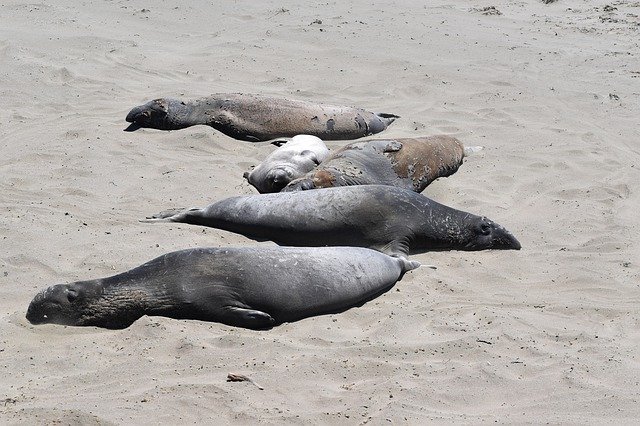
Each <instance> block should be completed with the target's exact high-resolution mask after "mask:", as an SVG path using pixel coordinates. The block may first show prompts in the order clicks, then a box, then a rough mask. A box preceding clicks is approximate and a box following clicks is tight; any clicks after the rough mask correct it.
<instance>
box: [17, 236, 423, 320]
mask: <svg viewBox="0 0 640 426" xmlns="http://www.w3.org/2000/svg"><path fill="white" fill-rule="evenodd" d="M419 265H420V264H419V263H418V262H412V261H408V260H405V259H401V258H394V257H390V256H387V255H385V254H382V253H379V252H376V251H373V250H368V249H363V248H356V247H332V248H308V247H305V248H298V247H265V248H259V247H242V248H196V249H188V250H182V251H176V252H173V253H168V254H165V255H163V256H160V257H158V258H156V259H154V260H152V261H150V262H147V263H145V264H144V265H142V266H139V267H137V268H134V269H131V270H130V271H127V272H124V273H122V274H118V275H114V276H112V277H108V278H102V279H96V280H89V281H78V282H74V283H71V284H58V285H54V286H52V287H49V288H47V289H45V290H43V291H41V292H40V293H39V294H38V295H36V296H35V298H34V299H33V301H32V302H31V304H30V305H29V308H28V310H27V319H28V320H29V321H30V322H31V323H33V324H44V323H54V324H63V325H74V326H98V327H106V328H114V329H117V328H125V327H128V326H129V325H131V324H132V323H133V322H134V321H136V320H137V319H138V318H140V317H141V316H143V315H160V316H165V317H170V318H176V319H194V320H202V321H214V322H220V323H223V324H228V325H232V326H237V327H246V328H252V329H266V328H270V327H273V326H275V325H278V324H281V323H283V322H290V321H296V320H299V319H302V318H306V317H310V316H314V315H321V314H327V313H335V312H340V311H343V310H346V309H348V308H350V307H353V306H357V305H361V304H362V303H364V302H366V301H367V300H370V299H372V298H374V297H376V296H378V295H380V294H381V293H384V292H385V291H387V290H389V289H390V288H391V287H393V285H394V284H395V283H396V282H397V281H398V280H400V279H401V278H402V276H403V275H404V273H405V272H407V271H410V270H412V269H415V268H417V267H418V266H419Z"/></svg>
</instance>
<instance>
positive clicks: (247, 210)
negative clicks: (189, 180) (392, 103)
mask: <svg viewBox="0 0 640 426" xmlns="http://www.w3.org/2000/svg"><path fill="white" fill-rule="evenodd" d="M146 221H150V222H156V221H165V222H182V223H189V224H193V225H202V226H209V227H212V228H218V229H224V230H226V231H231V232H236V233H238V234H242V235H244V236H246V237H249V238H253V239H256V240H265V239H266V240H271V241H274V242H276V243H277V244H280V245H286V246H353V247H367V248H371V249H375V250H378V251H381V252H383V253H386V254H389V255H392V256H407V255H408V254H409V252H412V253H415V252H423V251H429V250H484V249H515V250H519V249H520V243H519V242H518V240H516V238H515V237H514V236H513V235H511V234H510V233H509V231H507V230H506V229H505V228H503V227H502V226H500V225H498V224H497V223H494V222H493V221H491V220H489V219H487V218H486V217H481V216H476V215H473V214H471V213H467V212H463V211H460V210H456V209H453V208H451V207H447V206H445V205H443V204H439V203H437V202H435V201H433V200H431V199H429V198H427V197H425V196H423V195H421V194H418V193H416V192H413V191H409V190H406V189H403V188H397V187H395V186H386V185H363V186H343V187H337V188H326V189H318V190H315V191H296V192H285V193H282V192H279V193H276V194H258V195H246V196H239V197H231V198H227V199H225V200H221V201H218V202H217V203H213V204H211V205H209V206H207V207H205V208H202V209H189V210H180V209H177V210H176V209H173V210H168V211H164V212H161V213H159V214H157V215H154V216H152V217H151V218H148V219H147V220H146Z"/></svg>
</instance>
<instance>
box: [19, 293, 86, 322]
mask: <svg viewBox="0 0 640 426" xmlns="http://www.w3.org/2000/svg"><path fill="white" fill-rule="evenodd" d="M77 298H78V292H77V291H76V290H75V289H73V288H71V287H69V286H68V285H65V284H58V285H54V286H51V287H49V288H47V289H44V290H42V291H41V292H40V293H38V294H37V295H36V296H35V297H34V298H33V300H32V301H31V303H30V304H29V307H28V308H27V315H26V317H27V320H29V322H30V323H32V324H46V323H50V322H60V321H59V320H60V317H61V314H62V313H63V312H66V310H67V309H68V307H69V306H70V305H71V304H72V303H73V302H74V301H75V300H76V299H77Z"/></svg>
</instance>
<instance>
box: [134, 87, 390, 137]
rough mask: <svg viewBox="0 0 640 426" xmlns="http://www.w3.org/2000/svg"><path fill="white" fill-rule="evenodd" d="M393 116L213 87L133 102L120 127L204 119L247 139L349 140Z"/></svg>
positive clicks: (172, 126)
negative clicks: (198, 93)
mask: <svg viewBox="0 0 640 426" xmlns="http://www.w3.org/2000/svg"><path fill="white" fill-rule="evenodd" d="M396 118H398V116H397V115H394V114H387V113H373V112H370V111H366V110H364V109H360V108H353V107H348V106H340V105H326V104H321V103H316V102H308V101H300V100H293V99H283V98H273V97H268V96H262V95H253V94H244V93H230V94H227V93H218V94H214V95H211V96H208V97H205V98H201V99H197V100H195V101H192V102H183V101H181V100H178V99H170V98H161V99H156V100H153V101H150V102H147V103H146V104H144V105H140V106H137V107H135V108H133V109H132V110H131V111H130V112H129V114H127V118H126V120H127V122H129V123H131V125H130V126H129V127H127V128H126V129H125V130H127V131H133V130H137V129H139V128H141V127H148V128H152V129H160V130H177V129H184V128H186V127H190V126H195V125H197V124H204V125H207V126H211V127H213V128H214V129H216V130H219V131H220V132H222V133H224V134H225V135H227V136H230V137H232V138H234V139H239V140H243V141H249V142H259V141H268V140H271V139H275V138H280V137H293V136H295V135H300V134H306V135H312V136H317V137H319V138H321V139H323V140H349V139H358V138H362V137H365V136H369V135H373V134H376V133H379V132H381V131H383V130H384V129H386V128H387V126H388V125H390V124H391V123H393V121H394V120H395V119H396Z"/></svg>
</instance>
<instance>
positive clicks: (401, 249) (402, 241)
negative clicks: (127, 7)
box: [371, 236, 409, 258]
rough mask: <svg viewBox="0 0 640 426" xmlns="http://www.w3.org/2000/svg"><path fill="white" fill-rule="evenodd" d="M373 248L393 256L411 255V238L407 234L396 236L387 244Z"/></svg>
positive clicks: (404, 256) (403, 256)
mask: <svg viewBox="0 0 640 426" xmlns="http://www.w3.org/2000/svg"><path fill="white" fill-rule="evenodd" d="M371 248H372V249H374V250H378V251H380V252H382V253H384V254H388V255H389V256H392V257H402V258H406V257H408V256H409V238H408V237H406V236H404V237H400V238H396V239H394V240H391V241H389V242H388V243H387V244H384V245H382V246H376V247H371Z"/></svg>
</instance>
